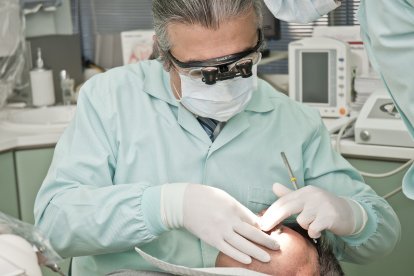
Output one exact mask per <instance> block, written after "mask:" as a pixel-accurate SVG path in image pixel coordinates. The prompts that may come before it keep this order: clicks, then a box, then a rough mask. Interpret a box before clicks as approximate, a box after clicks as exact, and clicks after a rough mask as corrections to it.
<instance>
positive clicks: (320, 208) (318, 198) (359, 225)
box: [260, 183, 368, 238]
mask: <svg viewBox="0 0 414 276" xmlns="http://www.w3.org/2000/svg"><path fill="white" fill-rule="evenodd" d="M273 192H274V193H275V194H276V196H278V197H279V199H278V200H277V201H276V202H275V203H273V204H272V205H271V206H270V207H269V209H267V211H266V212H265V214H264V215H263V216H262V217H261V218H260V226H261V228H262V230H264V231H268V230H270V229H272V228H273V227H274V226H275V225H277V224H279V223H281V222H282V221H283V220H285V219H286V218H288V217H290V216H291V215H294V214H299V215H298V217H297V219H296V220H297V222H298V223H299V225H300V226H301V227H302V228H304V229H307V230H308V234H309V237H311V238H319V237H320V236H321V232H322V231H323V230H329V231H331V232H333V233H334V234H336V235H339V236H348V235H354V234H358V233H360V232H361V231H362V230H363V229H364V227H365V224H366V221H367V218H368V216H367V213H366V211H365V210H364V208H363V207H362V206H361V205H360V204H359V203H357V202H356V201H354V200H351V199H349V198H345V197H337V196H335V195H333V194H331V193H329V192H327V191H325V190H322V189H320V188H318V187H315V186H306V187H304V188H301V189H299V190H296V191H292V190H290V189H288V188H286V187H285V186H283V185H282V184H278V183H276V184H273Z"/></svg>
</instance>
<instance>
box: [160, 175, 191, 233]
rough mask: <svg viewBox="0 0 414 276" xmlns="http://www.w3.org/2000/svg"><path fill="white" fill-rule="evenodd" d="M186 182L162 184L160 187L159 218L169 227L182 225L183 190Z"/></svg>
mask: <svg viewBox="0 0 414 276" xmlns="http://www.w3.org/2000/svg"><path fill="white" fill-rule="evenodd" d="M187 186H188V183H171V184H164V185H162V188H161V200H160V201H161V206H160V211H161V220H162V222H163V223H164V225H165V227H167V228H169V229H173V228H180V227H182V226H183V214H184V211H183V210H184V192H185V190H186V188H187Z"/></svg>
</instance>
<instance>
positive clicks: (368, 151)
mask: <svg viewBox="0 0 414 276" xmlns="http://www.w3.org/2000/svg"><path fill="white" fill-rule="evenodd" d="M4 117H5V115H4V111H3V112H0V152H5V151H9V150H18V149H22V148H41V147H48V146H50V147H53V146H55V144H56V143H57V141H58V140H59V137H60V136H61V134H62V133H63V129H64V128H57V129H54V130H53V131H52V130H50V129H49V130H47V129H46V130H41V131H39V130H38V129H35V128H31V129H30V128H24V129H13V128H10V127H8V126H7V125H5V124H4ZM332 144H333V146H335V140H334V139H333V140H332ZM340 151H341V153H342V154H344V155H346V156H351V157H358V158H366V159H380V160H401V161H406V160H409V159H414V148H406V147H393V146H379V145H362V144H357V143H355V142H354V140H353V138H346V139H342V140H341V145H340Z"/></svg>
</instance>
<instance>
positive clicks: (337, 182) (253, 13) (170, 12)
mask: <svg viewBox="0 0 414 276" xmlns="http://www.w3.org/2000/svg"><path fill="white" fill-rule="evenodd" d="M153 16H154V28H155V33H156V47H157V49H158V54H159V58H158V59H157V60H152V61H145V62H140V63H138V64H132V65H128V66H124V67H120V68H115V69H113V70H109V71H108V72H106V73H104V74H100V75H97V76H95V77H94V78H92V79H91V80H90V81H88V82H87V83H86V84H85V85H84V86H83V87H82V90H81V92H80V96H79V101H78V107H77V111H76V116H75V118H74V120H73V121H72V122H71V124H70V125H69V127H68V128H67V129H66V130H65V132H64V134H63V135H62V137H61V139H60V140H59V142H58V144H57V146H56V150H55V154H54V158H53V162H52V165H51V167H50V169H49V172H48V175H47V177H46V179H45V180H44V183H43V185H42V187H41V189H40V191H39V194H38V196H37V198H36V203H35V219H36V224H37V226H38V227H39V228H40V229H41V230H42V231H43V232H44V234H45V235H46V236H47V237H48V238H49V239H50V240H51V243H52V245H53V246H54V248H55V249H56V251H58V252H59V253H60V254H61V255H62V256H64V257H73V263H72V275H104V274H106V273H108V272H111V271H114V270H118V269H136V270H157V268H155V267H153V266H151V265H150V264H149V263H147V262H146V261H145V260H144V259H142V258H141V257H140V256H139V255H138V254H137V253H136V252H135V251H134V246H139V247H140V248H141V249H143V250H144V251H147V252H149V253H150V254H152V255H153V256H155V257H157V258H159V259H162V260H164V261H167V262H170V263H174V264H179V265H185V266H189V267H213V266H214V265H215V262H216V258H217V256H218V253H219V251H222V252H223V253H224V254H226V255H228V256H230V257H232V258H233V259H235V260H238V261H239V262H242V263H250V262H251V260H252V258H255V259H258V260H260V261H262V262H268V261H269V260H270V256H269V254H268V253H266V252H265V251H264V250H263V249H261V248H259V247H258V246H257V245H255V243H256V244H260V245H263V246H265V247H267V248H269V249H272V250H278V248H279V245H278V244H277V243H276V242H275V240H273V238H272V237H270V236H268V235H267V234H265V233H263V232H262V231H261V230H260V227H259V226H260V225H259V219H258V217H257V216H256V215H255V213H258V212H259V211H261V210H262V209H264V208H267V207H269V206H270V205H271V204H272V203H273V202H274V201H275V200H276V199H277V197H276V196H275V195H274V193H273V192H272V184H273V183H274V182H280V183H289V176H288V174H287V172H286V169H285V166H284V164H283V161H282V160H281V158H279V156H280V152H281V151H284V152H285V153H286V155H287V156H288V157H289V160H290V163H291V167H292V170H293V171H294V173H295V175H296V176H297V177H298V185H299V186H301V187H304V188H303V190H304V191H305V190H306V189H308V190H311V189H313V191H316V192H317V193H316V195H317V196H318V197H317V198H318V199H321V200H322V199H323V200H325V199H326V200H329V202H330V203H331V204H332V206H333V208H332V210H331V212H330V213H318V214H319V218H320V219H321V220H324V221H332V223H331V224H330V225H327V226H326V227H324V229H326V230H328V232H329V239H330V240H331V241H332V243H333V244H334V251H335V253H336V255H337V256H338V257H339V258H341V259H344V260H348V261H356V262H366V261H369V260H372V259H374V258H376V257H377V256H379V255H384V254H386V253H388V252H390V251H391V250H392V249H393V247H394V246H395V244H396V242H397V240H398V237H399V235H400V224H399V221H398V218H397V216H396V215H395V213H394V212H393V210H392V208H391V207H390V206H389V205H388V203H387V202H386V201H385V200H383V199H382V198H381V197H379V196H378V195H377V194H376V193H375V192H374V191H373V190H372V189H371V188H370V187H369V186H368V185H366V184H365V183H364V182H363V179H362V177H361V176H360V175H359V174H358V173H357V172H356V170H355V169H354V168H353V167H352V166H351V165H350V164H349V163H348V162H346V160H344V159H343V158H342V157H341V156H340V155H338V154H337V153H336V152H335V151H334V150H332V148H331V144H330V138H329V134H328V132H327V130H326V129H325V127H324V125H323V123H322V121H321V119H320V117H319V114H318V113H317V112H315V111H314V110H312V109H310V108H308V107H306V106H303V105H301V104H298V103H296V102H294V101H292V100H290V99H289V98H288V97H286V96H285V95H283V94H281V93H278V92H277V91H275V90H274V89H273V88H272V87H271V86H270V85H269V84H267V83H266V82H264V81H262V80H259V79H258V78H257V65H258V63H259V61H260V49H261V46H262V41H263V40H262V31H261V26H262V22H261V19H262V15H261V0H232V1H228V0H171V1H164V0H154V1H153ZM308 187H309V188H308ZM284 188H287V187H284ZM331 216H333V217H331ZM331 218H332V219H331ZM319 229H320V230H321V231H322V230H323V229H322V228H319Z"/></svg>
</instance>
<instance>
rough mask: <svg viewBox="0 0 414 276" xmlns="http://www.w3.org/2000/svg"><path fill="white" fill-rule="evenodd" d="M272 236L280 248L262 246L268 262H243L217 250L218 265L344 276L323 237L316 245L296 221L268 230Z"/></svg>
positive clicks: (262, 270) (267, 271) (275, 271)
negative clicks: (270, 248)
mask: <svg viewBox="0 0 414 276" xmlns="http://www.w3.org/2000/svg"><path fill="white" fill-rule="evenodd" d="M268 234H270V235H272V236H274V237H275V238H276V239H277V240H278V242H279V244H280V250H277V251H274V250H269V249H267V248H264V247H261V248H262V249H263V250H266V251H267V252H268V253H269V254H270V256H271V261H270V262H269V263H262V262H260V261H258V260H255V259H253V261H252V263H251V264H249V265H245V264H242V263H239V262H237V261H235V260H233V259H232V258H230V257H228V256H226V255H224V254H223V253H220V254H219V256H218V257H217V260H216V266H218V267H244V268H248V269H250V270H254V271H258V272H262V273H265V274H270V275H278V276H279V275H289V276H290V275H329V276H336V275H344V274H343V272H342V269H341V267H340V265H339V262H338V261H337V260H336V258H335V256H334V255H333V253H332V249H331V248H330V246H329V245H328V242H327V240H325V239H324V238H321V239H318V242H317V243H316V244H315V243H314V242H313V240H312V239H310V238H309V237H308V236H307V232H306V231H305V230H304V229H302V228H301V227H300V226H299V225H297V224H287V225H283V226H278V227H275V228H274V229H272V230H271V231H269V232H268Z"/></svg>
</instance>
